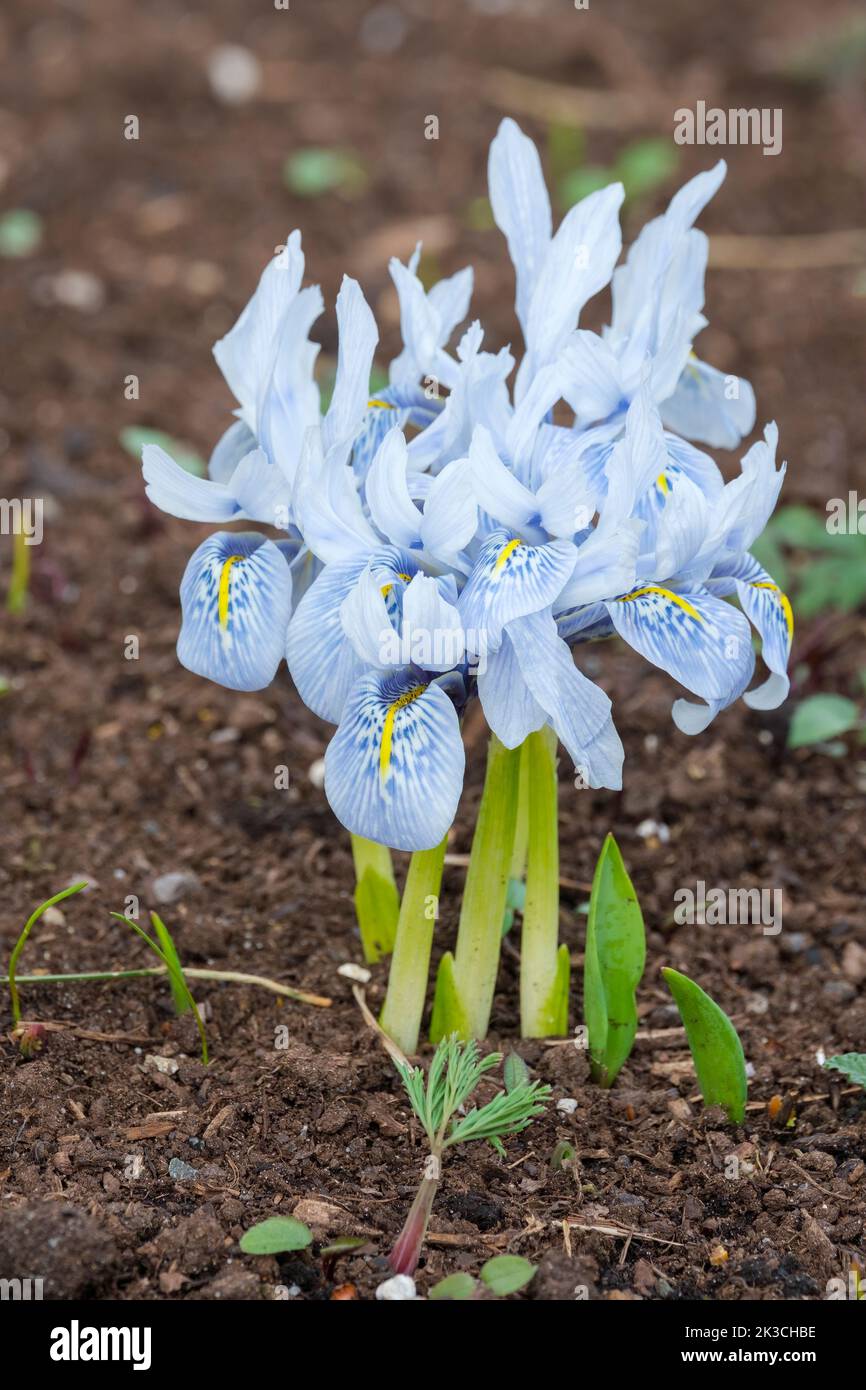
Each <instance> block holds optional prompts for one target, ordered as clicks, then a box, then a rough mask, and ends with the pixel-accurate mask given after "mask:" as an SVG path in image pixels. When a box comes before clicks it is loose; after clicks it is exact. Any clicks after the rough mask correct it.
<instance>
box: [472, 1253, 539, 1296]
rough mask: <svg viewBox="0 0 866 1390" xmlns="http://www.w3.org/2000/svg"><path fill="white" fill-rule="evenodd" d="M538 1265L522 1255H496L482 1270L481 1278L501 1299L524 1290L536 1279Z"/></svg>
mask: <svg viewBox="0 0 866 1390" xmlns="http://www.w3.org/2000/svg"><path fill="white" fill-rule="evenodd" d="M537 1268H538V1266H537V1265H534V1264H531V1263H530V1261H529V1260H524V1258H523V1256H522V1255H494V1257H493V1259H492V1260H488V1261H487V1263H486V1265H484V1266H483V1267H482V1269H481V1278H482V1279H483V1281H484V1283H485V1284H486V1285H487V1287H488V1289H490V1290H492V1292H493V1293H495V1294H496V1295H497V1296H498V1297H499V1298H504V1297H505V1295H506V1294H509V1293H517V1291H518V1289H524V1288H525V1287H526V1285H527V1284H528V1283H529V1282H530V1280H531V1279H532V1278H533V1277H534V1275H535V1271H536V1269H537Z"/></svg>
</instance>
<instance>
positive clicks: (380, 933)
mask: <svg viewBox="0 0 866 1390" xmlns="http://www.w3.org/2000/svg"><path fill="white" fill-rule="evenodd" d="M351 838H352V858H353V859H354V861H355V883H356V887H355V913H356V915H357V918H358V926H359V927H360V929H361V944H362V945H363V947H364V959H365V960H366V961H367V962H368V963H369V964H371V965H373V964H375V962H376V961H377V960H381V959H382V957H383V956H387V955H389V954H390V952H391V951H392V950H393V949H394V938H395V936H396V933H397V917H398V914H399V911H400V896H399V894H398V892H397V884H396V882H395V880H394V867H393V864H392V863H391V851H390V850H389V848H388V846H387V845H380V844H377V843H376V841H375V840H365V839H364V837H363V836H362V835H353V836H352V837H351Z"/></svg>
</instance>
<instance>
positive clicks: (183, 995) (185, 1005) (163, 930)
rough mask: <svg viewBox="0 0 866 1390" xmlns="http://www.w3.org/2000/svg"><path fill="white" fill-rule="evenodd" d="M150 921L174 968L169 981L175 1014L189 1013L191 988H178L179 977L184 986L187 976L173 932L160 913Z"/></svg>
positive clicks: (153, 914)
mask: <svg viewBox="0 0 866 1390" xmlns="http://www.w3.org/2000/svg"><path fill="white" fill-rule="evenodd" d="M150 920H151V922H152V923H153V929H154V931H155V932H156V937H157V940H158V942H159V944H160V946H161V947H162V949H163V951H164V952H165V955H166V958H167V959H168V960H170V961H171V963H172V966H173V970H172V971H171V973H170V974H169V981H170V983H171V997H172V999H173V1000H174V1008H175V1012H176V1013H178V1014H185V1013H189V994H190V991H189V986H187V987H186V988H185V989H182V988H179V987H178V983H177V976H178V975H179V976H180V977H181V979H182V980H183V981H184V984H186V976H185V975H184V973H183V967H182V965H181V963H180V956H179V955H178V953H177V947H176V946H175V944H174V940H173V938H172V935H171V932H170V931H169V929H168V927H167V926H166V925H165V923H164V922H163V920H162V918H161V917H160V916H159V914H158V913H156V912H152V913H151V914H150Z"/></svg>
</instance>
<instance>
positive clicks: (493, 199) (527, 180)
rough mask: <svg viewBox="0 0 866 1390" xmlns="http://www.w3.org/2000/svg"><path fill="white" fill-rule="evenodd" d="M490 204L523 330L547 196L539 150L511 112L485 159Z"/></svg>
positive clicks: (543, 235) (544, 236)
mask: <svg viewBox="0 0 866 1390" xmlns="http://www.w3.org/2000/svg"><path fill="white" fill-rule="evenodd" d="M487 178H488V184H489V188H490V206H491V207H492V209H493V217H494V220H495V222H496V225H497V227H498V228H499V230H500V231H501V232H502V233H503V235H504V236H505V239H506V241H507V242H508V252H509V255H510V256H511V260H512V262H513V264H514V270H515V274H516V277H517V298H516V307H517V317H518V319H519V320H520V326H521V328H522V329H523V334H524V337H526V333H527V323H528V319H529V304H530V300H531V299H532V293H533V290H534V289H535V283H536V280H537V279H538V275H539V272H540V270H541V265H542V262H543V260H544V257H545V255H546V253H547V249H548V247H549V245H550V233H551V225H552V224H551V216H550V199H549V197H548V196H547V187H546V185H545V182H544V174H543V173H542V169H541V160H540V159H539V157H538V150H537V149H536V148H535V145H534V144H533V143H532V141H531V140H530V139H529V137H528V136H527V135H524V134H523V131H522V130H521V129H520V127H519V126H518V125H517V123H516V122H515V121H512V120H511V119H510V117H506V119H505V120H504V121H503V122H502V124H501V125H500V127H499V130H498V131H497V134H496V137H495V139H494V140H493V143H492V144H491V146H490V156H489V159H488V165H487Z"/></svg>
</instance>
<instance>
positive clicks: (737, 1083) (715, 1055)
mask: <svg viewBox="0 0 866 1390" xmlns="http://www.w3.org/2000/svg"><path fill="white" fill-rule="evenodd" d="M662 974H663V975H664V977H665V982H666V983H667V986H668V988H669V989H670V992H671V994H672V995H673V996H674V1001H675V1003H676V1006H677V1008H678V1009H679V1011H680V1017H681V1018H682V1020H683V1026H684V1027H685V1030H686V1037H687V1038H688V1040H689V1047H690V1048H691V1051H692V1057H693V1059H694V1063H695V1071H696V1072H697V1076H698V1085H699V1086H700V1088H701V1095H702V1096H703V1098H704V1104H705V1105H721V1106H722V1108H723V1109H724V1111H725V1113H726V1115H727V1117H728V1119H729V1120H730V1121H731V1123H732V1124H738V1125H739V1124H742V1122H743V1119H744V1117H745V1113H746V1100H747V1098H748V1082H747V1080H746V1059H745V1057H744V1055H743V1044H742V1043H741V1042H740V1038H739V1034H738V1033H737V1030H736V1028H735V1027H734V1025H733V1023H732V1022H731V1020H730V1019H729V1018H728V1016H727V1014H726V1013H724V1012H723V1010H722V1009H720V1008H719V1006H718V1004H717V1003H716V1001H715V1000H714V999H711V998H710V996H709V995H708V994H706V993H705V992H704V990H702V989H701V987H700V985H696V984H695V982H694V980H690V979H689V977H688V976H687V975H681V974H680V972H679V971H678V970H671V969H670V968H668V969H665V970H662Z"/></svg>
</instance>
